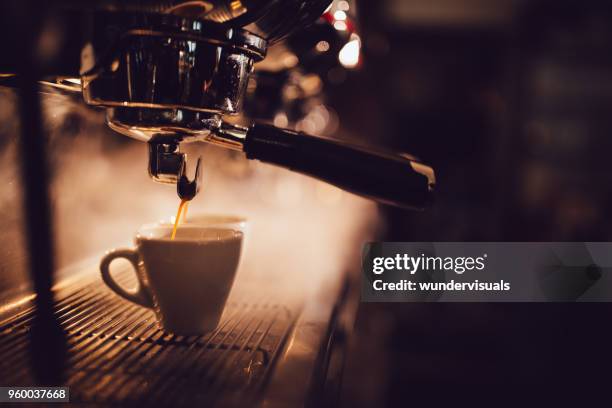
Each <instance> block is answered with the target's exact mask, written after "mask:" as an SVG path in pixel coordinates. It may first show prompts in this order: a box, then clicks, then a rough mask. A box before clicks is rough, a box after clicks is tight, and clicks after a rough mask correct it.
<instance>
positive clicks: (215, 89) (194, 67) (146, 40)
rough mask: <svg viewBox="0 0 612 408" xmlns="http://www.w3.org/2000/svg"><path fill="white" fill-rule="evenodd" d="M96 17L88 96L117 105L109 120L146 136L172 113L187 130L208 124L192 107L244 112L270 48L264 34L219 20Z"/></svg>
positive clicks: (86, 67) (211, 112)
mask: <svg viewBox="0 0 612 408" xmlns="http://www.w3.org/2000/svg"><path fill="white" fill-rule="evenodd" d="M93 20H94V23H93V32H94V34H93V36H92V41H91V42H90V43H88V44H87V45H86V46H85V47H84V49H83V53H82V58H81V62H82V66H81V72H82V74H81V75H82V76H81V83H82V87H83V97H84V99H85V102H87V103H88V104H90V105H100V106H106V107H114V108H116V109H114V110H111V111H110V112H109V124H111V126H113V128H116V129H121V130H122V133H124V134H128V135H130V136H133V137H136V138H138V139H143V138H146V137H147V135H148V136H150V135H151V134H153V133H158V128H159V119H160V117H161V118H164V119H167V118H168V117H169V116H171V115H169V114H168V112H173V113H175V114H174V116H173V117H172V124H173V125H175V126H176V127H177V128H178V130H180V131H184V132H185V133H187V134H190V133H193V131H194V129H192V126H195V131H198V130H200V129H201V128H202V127H203V126H201V125H197V124H195V123H194V122H197V121H198V120H199V119H198V118H197V117H196V118H194V116H195V115H196V114H195V113H191V114H187V113H186V112H189V111H193V112H202V113H204V114H205V115H207V116H215V115H216V116H219V115H223V114H235V113H237V112H238V111H239V109H240V105H241V102H242V98H243V95H244V93H245V90H246V86H247V82H248V76H249V74H250V73H251V71H252V69H253V63H254V62H256V61H259V60H261V59H262V58H263V57H264V56H265V52H266V41H265V40H264V39H262V38H260V37H258V36H256V35H253V34H251V33H249V32H247V31H245V30H241V29H235V28H227V27H225V26H222V25H219V24H216V23H214V22H206V21H199V20H190V19H186V18H180V17H177V16H172V15H143V14H132V13H95V14H94V18H93ZM130 109H137V112H138V113H137V114H128V111H129V110H130ZM142 110H144V111H146V112H149V113H148V114H147V115H142V114H140V112H141V111H142ZM152 110H162V111H163V113H161V114H158V115H157V117H156V116H155V115H153V114H151V113H150V111H152ZM137 115H140V117H138V118H137V119H136V116H137ZM134 128H135V129H134ZM133 130H134V131H133Z"/></svg>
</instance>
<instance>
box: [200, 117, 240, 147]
mask: <svg viewBox="0 0 612 408" xmlns="http://www.w3.org/2000/svg"><path fill="white" fill-rule="evenodd" d="M247 132H248V128H246V127H243V126H237V125H230V124H228V123H223V122H222V123H221V126H218V127H215V128H213V129H211V133H210V135H209V136H208V138H207V139H206V141H207V142H210V143H212V144H216V145H218V146H222V147H226V148H228V149H232V150H238V151H242V150H243V148H244V141H245V140H246V135H247Z"/></svg>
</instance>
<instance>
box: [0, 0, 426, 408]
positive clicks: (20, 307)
mask: <svg viewBox="0 0 612 408" xmlns="http://www.w3.org/2000/svg"><path fill="white" fill-rule="evenodd" d="M330 3H331V1H330V0H286V1H282V2H281V1H274V0H272V1H260V0H244V1H229V0H205V1H184V0H130V1H120V0H86V1H72V0H51V1H47V2H39V1H35V0H26V1H20V2H3V3H2V5H0V86H5V87H10V88H13V89H15V90H16V93H17V95H18V99H17V100H18V108H19V109H18V112H19V120H20V124H21V126H20V138H19V141H18V146H19V154H20V159H19V162H20V166H21V180H22V189H23V198H24V209H25V211H24V212H25V218H26V222H25V226H26V228H25V235H26V243H27V245H26V246H27V252H28V270H29V273H30V279H31V282H32V285H31V286H32V289H33V295H32V297H29V298H22V299H21V300H19V301H18V302H14V303H11V304H10V307H8V306H7V307H4V306H3V307H2V308H0V312H2V314H1V316H0V317H1V319H0V332H2V333H3V337H2V338H0V352H4V351H6V350H10V349H11V347H17V349H24V350H27V351H28V353H27V355H28V356H29V361H30V366H31V370H27V369H25V368H23V372H24V373H25V372H27V373H28V376H31V377H27V378H30V379H31V380H29V381H30V382H29V384H37V385H43V384H45V385H57V384H64V383H68V384H79V387H81V388H78V387H77V388H74V389H73V390H74V391H75V392H78V393H80V394H81V395H80V396H79V400H80V401H83V402H87V403H95V402H98V403H104V404H108V403H109V401H111V402H110V404H111V405H116V404H121V403H123V402H125V403H127V404H133V403H140V402H142V401H143V398H144V400H146V401H148V402H150V403H153V402H154V401H149V400H147V399H151V398H153V399H156V398H159V401H162V400H164V398H165V397H168V398H169V395H170V393H165V391H168V390H167V387H168V385H163V386H160V384H172V382H170V381H169V379H171V378H175V379H177V381H178V379H180V380H181V381H183V380H184V378H183V376H182V374H180V373H183V372H196V373H197V372H201V371H205V376H204V377H202V378H200V380H201V379H204V380H205V383H206V384H208V385H210V389H212V390H214V392H212V393H210V394H206V395H205V396H203V397H202V398H203V399H199V400H198V401H206V402H207V403H211V404H212V402H215V403H216V402H217V399H221V397H220V396H221V395H223V392H222V391H224V390H226V389H227V388H232V387H235V386H236V387H238V386H239V390H240V392H239V393H234V394H235V395H234V394H232V398H238V399H237V400H236V399H233V400H232V401H233V402H231V403H228V404H229V405H237V406H239V405H241V404H244V403H245V402H247V401H248V402H252V401H254V400H257V401H259V402H261V401H265V402H266V405H272V406H274V405H275V403H272V402H271V401H285V402H283V403H280V406H292V405H293V403H294V402H295V401H301V402H300V404H304V401H310V398H312V397H311V396H312V395H322V394H325V393H326V392H327V388H326V387H327V386H326V385H325V384H327V383H329V382H330V381H331V382H334V381H335V380H334V379H333V378H332V377H333V375H332V374H334V373H335V372H336V371H335V369H333V365H334V364H335V363H334V362H335V360H336V357H334V356H335V355H336V353H337V349H339V348H338V347H337V342H339V341H342V340H343V338H344V337H343V335H342V334H341V333H340V332H338V333H336V332H337V331H336V330H330V327H338V326H339V322H342V321H343V317H342V316H343V313H344V312H343V310H344V309H342V308H341V307H340V306H339V305H341V304H342V302H343V301H344V300H346V293H345V289H342V288H340V289H337V290H336V291H335V292H334V293H335V295H334V296H333V298H334V299H338V300H339V301H338V302H334V303H333V304H330V305H329V307H328V308H323V307H322V306H321V305H317V306H316V307H313V308H312V310H311V309H310V308H301V309H299V312H297V309H292V308H287V309H286V310H285V309H283V308H281V309H282V313H280V314H279V312H278V310H275V309H274V308H272V309H271V310H267V309H266V308H265V307H264V308H263V311H258V310H256V309H257V308H253V309H248V311H244V315H243V317H240V318H239V319H238V320H237V321H236V323H235V326H232V327H233V328H230V329H227V330H228V331H227V332H224V331H223V330H222V329H221V328H219V331H218V332H215V333H213V334H211V336H210V337H208V338H204V339H190V338H181V337H180V336H178V337H177V336H169V335H166V334H163V333H161V332H159V331H154V330H153V329H150V330H153V331H145V328H146V329H147V330H149V329H148V327H149V326H146V324H148V323H146V322H147V321H146V320H144V322H145V323H143V321H142V320H138V321H137V320H134V321H133V322H132V323H129V324H128V323H125V325H119V326H113V325H114V323H112V322H113V321H115V320H113V318H112V316H111V315H110V313H111V312H112V313H124V314H125V313H128V311H125V310H123V309H121V307H120V306H118V304H117V305H115V303H108V302H110V301H107V298H106V297H105V296H106V294H101V293H102V292H99V290H100V289H99V288H98V286H97V284H98V282H97V281H96V282H93V283H91V282H89V281H85V280H83V281H81V282H77V283H71V284H67V285H65V286H62V289H61V290H60V289H57V288H56V287H54V273H55V271H54V250H53V239H52V236H53V231H52V228H51V225H52V215H51V214H52V212H51V209H50V202H49V201H50V200H49V192H48V188H49V187H48V184H49V177H50V176H49V171H48V157H47V154H46V149H47V145H46V142H45V137H44V135H45V131H44V128H43V125H42V112H41V110H42V109H41V101H40V94H41V93H44V92H47V91H49V92H54V93H58V92H59V93H61V94H63V95H66V97H68V98H72V99H73V100H83V101H84V102H85V103H86V104H87V105H89V106H91V107H94V108H100V109H103V110H104V111H105V117H106V124H107V125H108V127H110V128H111V129H112V130H114V131H116V132H118V133H120V134H122V135H126V136H128V137H130V138H132V139H136V140H139V141H142V142H145V143H146V144H147V146H148V155H149V157H148V173H149V175H150V177H151V178H152V179H153V180H154V181H155V182H159V183H164V184H171V185H176V191H177V194H178V196H179V197H180V198H181V199H184V200H191V199H193V198H194V197H195V196H196V195H197V193H198V191H199V189H200V186H201V178H200V176H201V169H200V159H199V158H198V160H197V165H196V170H195V176H191V175H188V174H187V164H188V158H187V156H186V154H185V153H184V152H183V151H182V150H181V147H182V146H183V145H184V144H185V143H195V142H205V143H210V144H213V145H217V146H221V147H224V148H227V149H230V150H232V151H236V152H241V153H242V154H244V156H246V158H247V159H251V160H259V161H261V162H265V163H269V164H272V165H276V166H281V167H285V168H288V169H290V170H293V171H295V172H299V173H302V174H305V175H307V176H311V177H314V178H318V179H320V180H323V181H325V182H327V183H330V184H333V185H335V186H337V187H339V188H341V189H344V190H346V191H348V192H351V193H354V194H357V195H360V196H363V197H366V198H370V199H373V200H375V201H378V202H380V203H384V204H389V205H393V206H398V207H402V208H407V209H424V208H426V207H427V206H428V205H429V204H430V203H431V201H432V194H433V188H434V185H435V177H434V172H433V170H432V169H431V168H430V167H428V166H427V165H425V164H423V163H420V162H419V161H418V160H416V159H415V158H413V157H412V156H410V155H406V154H396V153H393V152H387V151H381V150H379V149H377V148H373V147H365V146H357V145H353V144H350V143H346V142H341V141H339V140H335V139H330V138H323V137H316V136H311V135H309V134H306V133H302V132H300V131H297V130H293V129H282V128H280V127H276V126H274V125H273V124H271V123H270V121H269V120H268V118H266V117H260V118H258V117H251V118H250V117H248V113H249V112H253V110H250V109H245V110H244V111H243V109H242V105H243V102H244V101H245V95H246V92H247V87H248V85H249V78H250V76H251V75H252V73H253V71H254V67H255V64H257V63H259V62H261V61H263V60H264V59H265V58H266V55H267V54H268V53H269V54H271V57H274V53H273V52H271V50H272V49H273V48H274V47H283V46H286V44H287V43H288V41H287V39H288V38H291V35H292V34H294V33H295V32H296V31H297V32H300V31H301V32H307V31H306V30H308V27H309V26H311V25H312V24H313V23H314V22H315V21H317V20H318V19H319V18H321V15H322V14H323V13H324V12H325V11H326V10H328V8H329V7H330ZM344 3H346V2H344ZM332 7H333V6H332ZM294 46H295V44H294ZM298 56H299V53H298ZM268 61H269V60H268ZM304 61H306V59H304ZM316 66H317V63H311V64H310V66H309V67H308V69H309V70H313V69H316ZM262 76H263V75H262ZM249 103H250V104H256V103H257V97H255V98H251V99H249ZM245 112H246V113H247V115H244V113H245ZM241 113H243V115H242V116H243V119H246V122H250V123H244V120H243V122H242V123H238V122H237V121H236V120H235V118H236V116H237V115H239V114H241ZM257 119H260V120H264V121H266V122H259V121H256V120H257ZM71 285H72V286H71ZM328 297H329V296H328ZM324 298H325V297H322V298H321V299H320V301H321V302H322V304H323V303H324V301H323V299H324ZM105 302H106V303H105ZM13 306H14V307H13ZM236 307H243V306H242V304H241V305H239V306H236ZM244 307H245V310H246V306H244ZM15 310H16V311H15ZM94 310H105V311H107V313H109V317H108V319H109V320H108V322H107V321H104V322H103V323H100V320H96V319H101V318H98V317H94V315H93V314H92V313H93V311H94ZM272 312H274V313H272ZM7 313H8V314H7ZM241 313H242V312H241ZM128 314H129V313H128ZM113 316H115V315H113ZM121 316H123V315H121ZM130 316H134V319H136V314H135V313H133V314H131V315H130ZM244 316H246V317H249V316H253V317H252V320H248V319H247V318H246V317H244ZM279 316H280V317H279ZM249 318H250V317H249ZM257 319H259V320H257ZM128 320H129V319H128ZM251 321H253V322H255V323H256V327H255V328H254V329H252V328H249V327H250V326H248V325H250V324H251V323H249V322H251ZM95 322H97V323H95ZM240 322H243V323H240ZM244 322H247V323H248V324H247V326H245V327H243V326H241V324H244ZM257 322H259V323H257ZM313 322H316V323H313ZM255 323H253V324H255ZM232 324H234V323H232ZM228 327H229V326H228ZM265 327H267V329H265V330H264V328H265ZM250 330H253V331H250ZM330 333H336V334H335V335H333V336H332V335H331V334H330ZM232 336H233V337H232ZM219 337H223V338H222V339H221V340H219ZM75 350H76V351H75ZM207 350H208V351H207ZM304 350H309V352H308V353H307V355H308V358H307V359H306V358H304V354H303V351H304ZM73 353H76V354H73ZM152 353H157V354H155V355H154V356H153V357H151V354H152ZM190 353H195V356H196V357H197V358H195V359H194V360H193V362H192V363H190V362H189V358H190V356H191V357H193V355H191V354H190ZM18 355H19V353H18V352H15V354H14V356H18ZM109 355H110V356H115V357H113V358H114V360H113V359H110V357H107V356H109ZM243 355H246V356H243ZM75 356H76V357H75ZM132 356H137V357H138V358H139V359H142V360H144V361H149V360H150V361H152V362H151V363H150V364H148V365H147V364H145V363H143V364H144V365H143V367H142V370H141V371H139V370H140V369H138V370H136V371H138V372H137V373H134V372H132V371H130V370H131V369H129V368H125V367H128V366H129V364H132V363H134V361H133V358H134V357H132ZM202 356H204V357H203V358H204V360H206V359H207V358H212V359H213V361H212V362H211V361H204V362H203V364H204V363H205V364H204V365H203V366H202V367H205V368H202V367H199V366H197V367H196V365H197V364H199V363H198V361H199V360H198V359H200V358H201V357H202ZM217 357H218V358H217ZM17 358H18V357H15V359H17ZM107 358H108V359H109V360H108V361H106V359H107ZM9 360H10V361H12V360H13V358H12V357H11V358H8V359H7V361H9ZM90 360H91V361H92V362H91V364H90ZM93 360H95V361H96V364H98V363H99V364H100V366H95V367H94V366H93V365H92V364H93ZM243 360H244V361H243ZM75 361H76V362H77V363H76V364H73V363H74V362H75ZM105 361H106V362H105ZM245 361H246V362H245ZM280 361H282V362H283V364H280V363H279V362H280ZM315 363H316V364H315ZM7 364H8V362H7ZM71 364H73V365H72V366H71ZM88 364H89V365H88ZM156 364H158V366H159V367H161V368H160V370H161V373H162V375H161V376H160V377H150V373H149V371H147V370H152V368H151V367H158V366H156ZM241 365H242V366H241ZM234 366H238V368H240V369H236V367H234ZM7 367H8V366H7ZM67 367H68V368H67ZM74 367H80V368H79V369H80V371H78V370H77V371H78V374H77V375H75V374H74V371H71V370H73V369H75V368H74ZM83 367H94V368H93V369H91V370H90V371H87V370H83ZM159 367H158V368H159ZM167 367H168V368H167ZM241 367H242V368H241ZM314 367H319V368H318V369H316V370H315V369H314ZM4 368H6V367H4ZM20 370H21V369H20ZM20 370H17V369H15V370H14V372H11V375H12V374H15V376H17V374H21V371H20ZM88 370H89V368H88ZM9 371H10V370H9ZM3 372H4V371H3ZM7 372H8V371H7ZM143 373H144V374H143ZM297 373H301V374H297ZM24 375H25V374H24ZM156 375H157V374H156ZM194 375H195V374H194ZM196 377H197V375H196ZM298 377H299V378H298ZM11 378H12V377H11ZM15 378H17V377H15ZM19 378H21V377H19ZM24 378H26V377H24ZM67 378H68V380H67ZM150 378H156V380H155V381H150ZM330 378H331V380H330ZM139 379H140V380H139ZM196 379H197V378H196ZM137 380H139V381H142V382H141V383H137V382H135V381H137ZM193 380H194V379H193V378H187V380H185V381H187V384H188V385H189V386H190V387H191V388H190V389H191V390H193V389H197V386H196V387H195V388H194V383H193ZM302 380H303V381H302ZM66 381H67V382H66ZM108 381H110V383H108ZM111 383H112V384H111ZM209 383H210V384H209ZM108 384H111V385H112V386H111V385H108ZM135 384H136V385H135ZM138 384H140V385H143V384H145V385H146V386H147V387H148V388H147V389H148V391H147V392H148V393H149V394H146V393H145V394H142V395H141V394H138V389H139V388H138V386H137V385H138ZM236 384H237V385H236ZM288 384H292V385H294V386H297V388H296V387H288V386H287V385H288ZM0 385H3V384H0ZM7 385H8V384H7ZM12 385H16V384H12ZM107 385H108V387H107ZM195 385H197V384H195ZM71 386H72V385H71ZM198 386H199V385H198ZM264 388H265V395H266V397H265V398H264V397H262V396H261V395H262V390H263V389H264ZM177 389H178V388H177ZM289 391H292V393H289ZM136 394H138V395H136ZM289 394H290V395H289ZM147 395H148V396H147ZM163 397H164V398H163ZM211 398H212V399H211ZM159 401H157V402H159ZM176 401H177V400H165V402H164V403H162V404H161V405H164V404H167V405H168V404H169V405H174V404H176ZM286 401H292V403H289V404H288V403H287V402H286ZM313 401H315V400H312V401H310V403H312V402H313ZM316 401H319V400H318V399H317V400H316ZM182 403H183V405H185V404H186V405H190V404H191V400H190V399H187V400H185V399H183V400H182ZM178 405H181V404H178ZM222 405H223V404H222Z"/></svg>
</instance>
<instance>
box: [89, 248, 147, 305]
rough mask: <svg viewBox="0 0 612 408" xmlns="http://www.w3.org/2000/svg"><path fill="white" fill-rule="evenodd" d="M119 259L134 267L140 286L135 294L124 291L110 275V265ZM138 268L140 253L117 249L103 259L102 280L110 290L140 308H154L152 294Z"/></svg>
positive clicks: (101, 266) (101, 263)
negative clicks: (144, 283) (142, 279)
mask: <svg viewBox="0 0 612 408" xmlns="http://www.w3.org/2000/svg"><path fill="white" fill-rule="evenodd" d="M117 258H125V259H127V260H128V261H130V263H131V264H132V266H133V267H134V271H135V272H136V277H137V278H138V286H137V287H136V290H134V291H133V292H132V291H128V290H126V289H124V288H123V287H122V286H121V285H119V284H118V283H117V282H116V281H115V279H113V277H112V276H111V274H110V264H111V263H112V262H113V261H114V260H115V259H117ZM138 267H139V266H138V253H137V252H136V251H135V250H133V249H115V250H113V251H110V252H108V253H107V254H106V255H105V256H104V258H102V261H100V273H101V274H102V280H103V281H104V283H106V285H107V286H108V287H109V288H111V289H112V290H113V291H114V292H115V293H116V294H118V295H119V296H121V297H123V298H125V299H127V300H129V301H130V302H134V303H136V304H138V305H140V306H144V307H148V308H153V299H151V294H150V293H149V292H148V291H147V289H146V288H145V287H144V285H143V284H142V282H141V280H140V275H139V274H138Z"/></svg>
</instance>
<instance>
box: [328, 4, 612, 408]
mask: <svg viewBox="0 0 612 408" xmlns="http://www.w3.org/2000/svg"><path fill="white" fill-rule="evenodd" d="M359 6H360V9H359V15H360V23H361V29H362V38H363V50H362V52H363V58H362V61H363V64H362V67H361V70H360V71H359V72H354V73H351V74H350V75H349V80H348V81H347V82H346V83H345V84H344V85H342V86H341V89H342V90H340V91H339V92H336V93H334V94H333V95H334V96H336V97H337V100H338V101H339V102H338V103H339V104H341V106H342V107H343V108H342V109H339V111H340V114H339V115H340V117H342V118H350V119H346V120H344V121H343V125H345V126H346V127H348V128H350V129H352V130H353V131H354V132H358V133H360V134H362V135H363V137H364V138H369V139H370V140H372V139H373V138H375V137H376V138H377V140H378V141H379V142H378V143H383V144H385V145H387V146H390V147H392V148H394V149H397V150H400V151H401V150H405V151H409V152H411V153H412V154H415V155H416V156H418V157H421V158H422V159H423V160H424V161H425V162H426V163H429V164H431V165H432V166H433V167H434V168H435V170H436V180H437V188H436V190H437V193H436V203H435V204H434V206H433V208H432V209H431V210H430V211H426V212H423V213H406V212H402V211H398V210H395V209H391V208H385V209H382V210H381V211H382V213H383V218H384V220H385V221H386V226H387V228H386V230H385V232H384V233H383V234H381V236H380V238H379V239H381V240H382V239H384V240H387V241H609V240H610V238H611V228H610V226H611V225H610V218H608V216H607V215H608V211H609V209H610V204H611V203H610V199H611V197H612V195H611V193H612V190H611V188H610V178H611V176H612V173H611V172H610V170H609V168H608V166H607V157H608V156H609V152H610V147H612V146H611V143H612V139H610V133H611V131H612V120H611V116H610V107H611V106H612V74H611V72H612V65H611V63H612V61H611V59H610V49H611V47H610V46H611V44H612V24H611V22H612V7H611V5H610V4H609V2H603V1H586V2H579V1H512V0H509V1H506V0H496V1H488V0H429V1H416V0H381V1H377V2H367V1H363V2H360V3H359ZM340 101H341V102H340ZM348 101H359V103H353V104H351V103H349V102H348ZM611 312H612V308H611V307H610V305H608V304H604V303H602V304H527V303H524V304H396V303H394V304H371V303H361V304H360V309H359V313H358V317H357V324H356V335H355V336H354V337H353V339H354V342H353V349H352V352H351V357H350V358H348V359H347V362H348V363H347V370H346V376H345V382H344V392H343V401H344V404H345V406H347V407H348V406H377V405H379V404H380V405H383V406H406V405H408V404H409V403H411V404H415V406H418V405H421V404H427V405H430V404H432V405H434V406H435V405H439V404H441V403H445V404H459V403H461V402H465V401H474V402H476V401H479V402H482V403H486V404H487V405H490V404H493V405H497V404H498V403H500V404H503V403H504V402H506V403H512V404H516V403H520V404H521V405H531V404H534V403H541V404H544V405H545V406H548V405H550V404H553V403H564V402H565V403H567V401H570V400H571V401H574V399H573V398H577V399H576V401H580V403H581V404H585V403H586V402H587V401H589V400H590V399H591V398H595V399H596V398H601V397H602V396H604V398H609V397H607V396H606V394H607V392H606V391H605V390H606V388H607V384H606V382H607V381H606V380H604V377H601V376H600V375H599V374H598V373H603V372H606V371H607V368H608V367H609V366H610V363H611V362H612V354H611V353H610V352H609V351H607V349H606V348H601V347H599V346H598V345H597V344H606V343H608V342H609V341H610V340H612V335H611V334H610V330H609V329H608V328H607V324H606V323H605V322H607V320H608V319H609V316H610V315H611ZM490 397H493V399H491V398H490ZM500 399H501V400H503V401H504V402H501V401H500Z"/></svg>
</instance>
